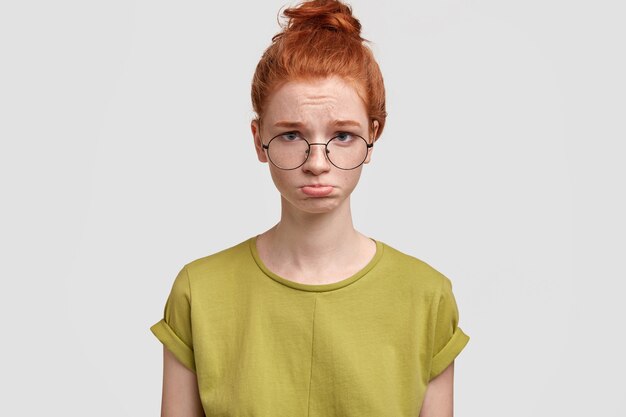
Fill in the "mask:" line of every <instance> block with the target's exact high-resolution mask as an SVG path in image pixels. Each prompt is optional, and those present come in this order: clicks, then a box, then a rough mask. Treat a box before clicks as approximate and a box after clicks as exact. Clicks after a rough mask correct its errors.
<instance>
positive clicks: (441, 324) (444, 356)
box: [429, 277, 470, 381]
mask: <svg viewBox="0 0 626 417" xmlns="http://www.w3.org/2000/svg"><path fill="white" fill-rule="evenodd" d="M443 278H444V279H443V282H442V287H441V291H440V294H439V297H438V298H439V301H438V306H437V319H436V323H435V334H434V340H433V357H432V362H431V368H430V378H429V381H430V380H432V379H434V378H435V377H436V376H438V375H439V374H440V373H441V372H443V371H444V370H445V369H446V368H447V367H448V366H449V365H450V364H451V363H452V361H454V359H455V358H456V357H457V356H458V354H459V353H460V352H461V351H462V350H463V348H464V347H465V345H467V342H469V339H470V338H469V336H468V335H466V334H465V333H464V332H463V330H461V328H460V327H458V322H459V310H458V308H457V304H456V300H455V298H454V294H453V293H452V282H451V281H450V279H448V278H447V277H443Z"/></svg>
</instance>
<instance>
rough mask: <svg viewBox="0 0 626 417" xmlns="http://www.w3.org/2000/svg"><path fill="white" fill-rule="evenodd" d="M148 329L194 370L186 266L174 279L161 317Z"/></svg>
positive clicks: (189, 291) (189, 297)
mask: <svg viewBox="0 0 626 417" xmlns="http://www.w3.org/2000/svg"><path fill="white" fill-rule="evenodd" d="M150 330H151V331H152V333H153V334H154V335H155V336H156V337H157V339H159V340H160V341H161V343H163V344H164V345H165V347H166V348H167V349H168V350H169V351H170V352H172V353H173V354H174V356H175V357H176V358H177V359H178V360H179V361H180V362H181V363H182V364H183V365H185V366H186V367H187V368H189V369H190V370H192V371H193V372H194V373H195V372H196V365H195V359H194V353H193V341H192V340H193V339H192V335H191V290H190V286H189V273H188V271H187V267H186V266H185V267H183V268H182V269H181V270H180V272H179V273H178V275H177V276H176V279H175V280H174V284H173V285H172V288H171V291H170V294H169V296H168V298H167V301H166V303H165V309H164V313H163V318H162V319H161V320H160V321H159V322H158V323H156V324H154V325H153V326H152V327H150Z"/></svg>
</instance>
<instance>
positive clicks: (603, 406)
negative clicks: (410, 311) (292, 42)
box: [0, 0, 626, 417]
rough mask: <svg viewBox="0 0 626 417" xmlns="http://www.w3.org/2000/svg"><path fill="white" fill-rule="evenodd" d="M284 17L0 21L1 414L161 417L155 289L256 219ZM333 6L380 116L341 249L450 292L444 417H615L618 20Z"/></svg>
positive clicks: (12, 16)
mask: <svg viewBox="0 0 626 417" xmlns="http://www.w3.org/2000/svg"><path fill="white" fill-rule="evenodd" d="M285 4H287V3H283V2H282V1H270V0H264V1H258V0H256V1H241V2H238V3H236V4H235V3H233V2H208V1H177V2H170V1H129V0H124V1H119V0H117V1H114V0H108V1H78V0H77V1H55V2H46V1H19V2H18V1H6V2H2V5H1V6H0V48H1V49H0V60H1V65H0V73H1V76H0V138H1V150H0V178H1V180H0V181H1V184H2V194H1V195H2V204H1V206H0V207H1V209H2V216H1V217H0V218H1V220H0V221H1V222H2V223H1V225H0V226H1V231H0V235H1V238H0V239H1V244H2V248H1V249H2V252H1V253H2V255H1V258H2V262H1V268H2V269H1V279H2V290H1V294H2V296H1V299H2V302H1V303H0V309H1V310H0V314H2V328H3V332H2V333H3V336H2V343H1V344H0V346H1V347H0V349H1V361H2V362H1V369H2V371H1V372H0V381H1V383H2V386H3V387H4V388H3V395H2V397H3V399H2V401H0V414H1V415H3V416H34V415H58V416H85V415H89V416H92V417H97V416H156V415H158V414H159V410H160V401H161V383H162V380H161V377H162V374H161V372H162V368H161V367H162V345H161V344H160V342H159V341H158V340H157V339H156V338H155V337H154V335H153V334H152V333H151V332H150V331H149V327H150V326H151V325H152V324H154V323H156V322H157V321H158V320H160V318H161V317H162V314H163V307H164V304H165V300H166V297H167V294H168V293H169V290H170V288H171V284H172V282H173V279H174V277H175V274H176V273H177V272H178V270H179V269H180V267H181V266H182V265H183V264H184V263H186V262H189V261H191V260H193V259H196V258H198V257H202V256H205V255H208V254H210V253H213V252H216V251H218V250H220V249H223V248H226V247H229V246H232V245H234V244H236V243H239V242H241V241H243V240H244V239H247V238H248V237H251V236H252V235H253V234H257V233H260V232H262V231H264V230H266V229H267V228H269V227H271V226H272V225H273V224H275V223H276V222H277V221H278V215H279V194H278V192H277V191H276V189H275V187H274V185H273V183H272V181H271V178H270V175H269V172H268V167H267V165H265V164H262V163H260V162H258V160H257V159H256V155H255V153H254V149H253V144H252V136H251V133H250V128H249V122H250V120H251V118H252V116H253V113H252V108H251V103H250V82H251V78H252V74H253V72H254V68H255V66H256V63H257V62H258V60H259V58H260V56H261V54H262V52H263V50H264V49H265V48H266V47H267V46H268V45H269V43H270V39H271V36H272V35H273V34H275V33H276V32H277V31H278V30H279V26H278V24H277V13H278V11H279V9H280V8H281V6H283V5H285ZM290 4H295V3H290ZM351 4H352V6H353V9H354V13H355V15H356V16H357V18H359V19H360V21H361V23H362V24H363V36H364V37H366V38H367V39H370V40H371V41H372V42H373V43H372V45H371V46H372V48H373V50H374V53H375V55H376V57H377V58H378V61H379V63H380V66H381V69H382V71H383V75H384V77H385V83H386V87H387V106H388V107H387V110H388V113H389V117H388V119H387V126H386V129H385V131H384V133H383V136H382V137H381V139H380V140H379V141H378V142H377V145H376V146H375V148H374V153H373V159H372V163H370V164H369V165H366V166H365V167H364V170H363V176H362V179H361V182H360V184H359V185H358V187H357V189H356V190H355V192H354V194H353V196H352V206H353V215H354V223H355V227H356V228H357V229H358V230H359V231H361V232H363V233H365V234H367V235H369V236H372V237H374V238H376V239H379V240H381V241H383V242H385V243H387V244H389V245H391V246H393V247H395V248H397V249H399V250H402V251H404V252H406V253H409V254H411V255H413V256H416V257H418V258H420V259H422V260H425V261H426V262H428V263H430V264H431V265H433V266H434V267H435V268H437V269H438V270H440V271H441V272H442V273H444V274H445V275H446V276H448V277H449V278H450V279H451V281H452V282H453V289H454V293H455V295H456V297H457V303H458V306H459V311H460V322H459V324H460V326H461V327H462V328H463V330H464V331H465V332H466V333H467V334H468V335H470V337H471V340H470V342H469V344H468V345H467V347H466V348H465V350H464V351H463V352H462V353H461V354H460V356H459V357H458V358H457V360H456V362H455V363H456V366H455V410H456V415H459V416H493V417H501V416H507V417H516V416H529V415H532V416H557V415H558V416H566V415H567V416H580V417H582V416H590V415H595V416H618V415H619V416H623V415H624V409H625V408H626V402H625V400H624V396H623V394H624V387H625V384H624V382H623V377H624V372H625V371H626V369H625V368H626V366H625V364H626V361H625V359H624V355H623V352H625V351H626V343H625V338H624V330H623V319H624V317H625V311H624V308H623V306H622V305H623V299H624V297H623V294H622V292H623V290H624V279H625V278H626V274H625V270H626V268H625V267H624V264H623V262H624V253H625V249H626V247H625V246H626V245H625V242H624V240H625V239H624V234H625V232H626V224H625V221H624V213H625V212H626V204H625V196H624V193H625V186H624V178H626V169H625V168H624V160H625V153H624V147H623V145H622V143H623V142H624V140H625V139H626V135H625V133H626V132H625V128H624V119H625V117H624V116H625V114H626V99H625V97H626V83H625V81H624V74H626V62H625V53H624V48H625V47H624V45H625V39H626V25H624V21H625V18H626V13H625V7H624V6H623V3H622V2H619V1H602V0H596V1H571V0H570V1H566V0H527V1H515V2H513V1H501V0H500V1H496V0H491V1H488V0H477V1H450V0H448V1H441V0H439V1H434V0H429V1H420V2H410V1H393V0H390V1H387V2H385V3H382V2H380V1H365V0H359V1H357V0H355V1H353V2H352V3H351ZM7 390H8V391H7Z"/></svg>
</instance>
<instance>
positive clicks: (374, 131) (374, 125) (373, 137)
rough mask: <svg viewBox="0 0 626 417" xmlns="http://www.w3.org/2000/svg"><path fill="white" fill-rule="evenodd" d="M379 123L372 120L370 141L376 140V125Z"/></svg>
mask: <svg viewBox="0 0 626 417" xmlns="http://www.w3.org/2000/svg"><path fill="white" fill-rule="evenodd" d="M379 126H380V125H379V124H378V120H374V121H373V122H372V132H373V133H372V141H376V136H378V127H379Z"/></svg>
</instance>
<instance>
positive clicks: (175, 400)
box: [161, 346, 204, 417]
mask: <svg viewBox="0 0 626 417" xmlns="http://www.w3.org/2000/svg"><path fill="white" fill-rule="evenodd" d="M161 417H204V410H203V409H202V403H201V402H200V393H199V392H198V379H197V378H196V374H194V373H193V372H192V371H191V370H189V368H187V367H186V366H185V365H183V364H182V363H181V362H180V361H179V360H178V359H176V357H175V356H174V355H173V354H172V352H170V351H169V350H167V348H166V347H165V346H163V399H162V401H161Z"/></svg>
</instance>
